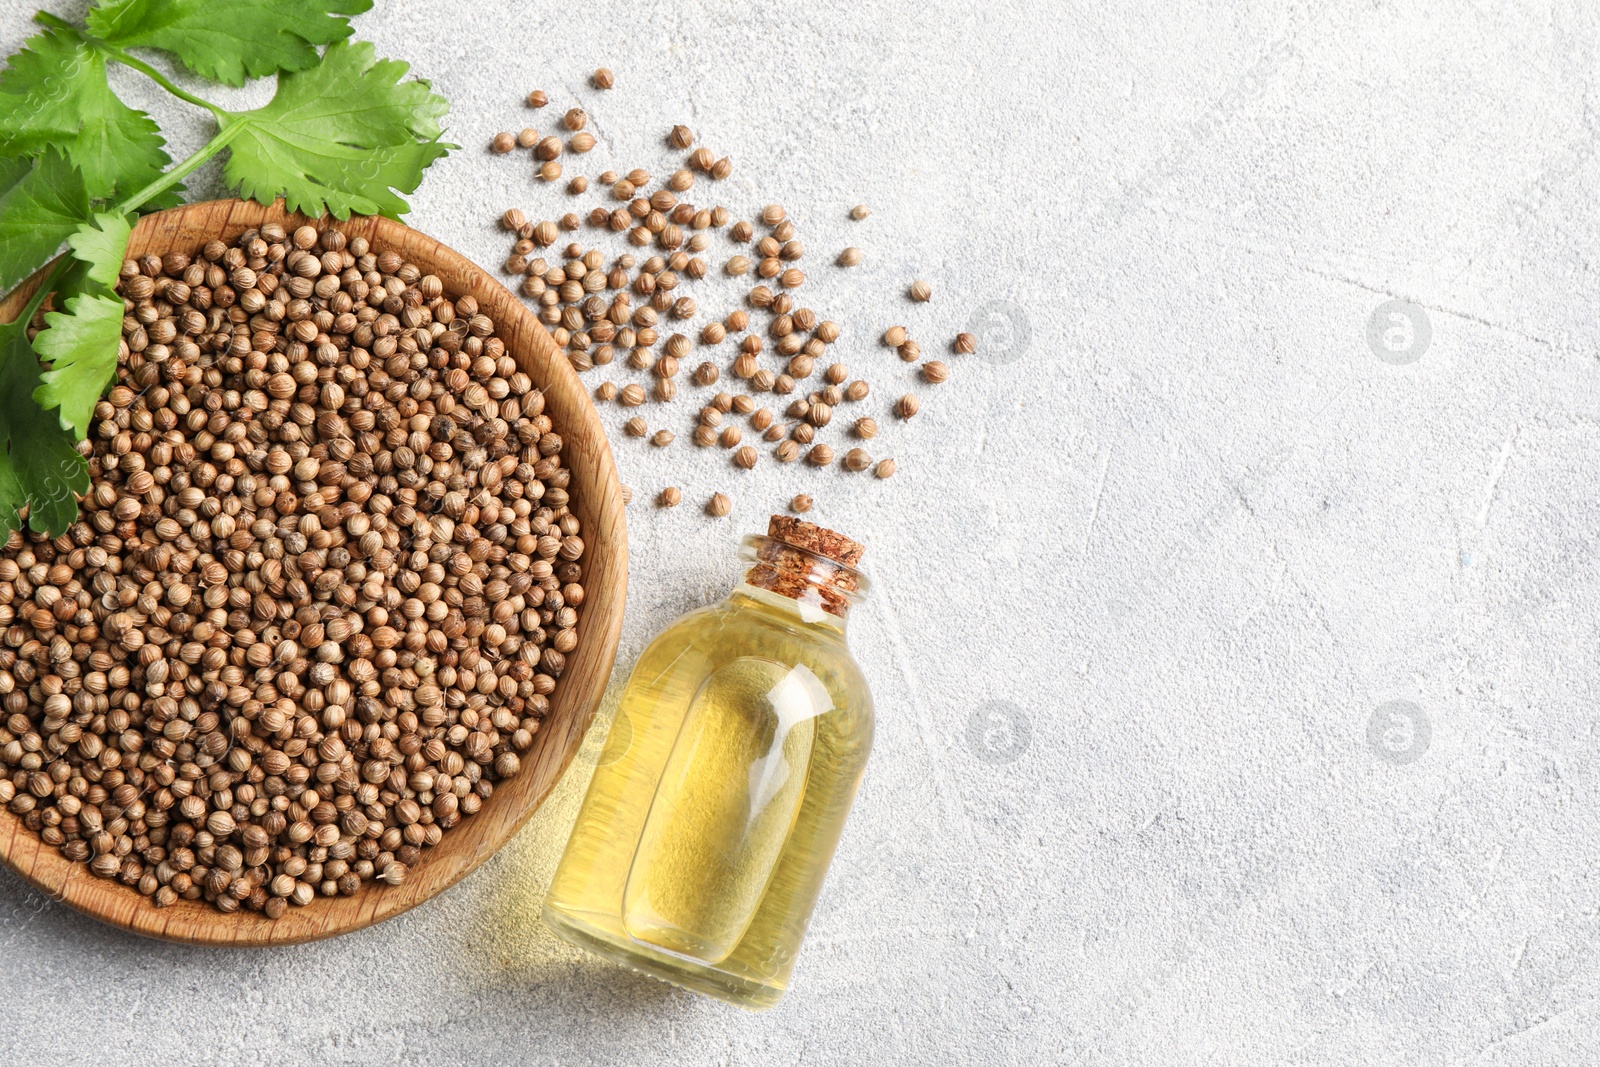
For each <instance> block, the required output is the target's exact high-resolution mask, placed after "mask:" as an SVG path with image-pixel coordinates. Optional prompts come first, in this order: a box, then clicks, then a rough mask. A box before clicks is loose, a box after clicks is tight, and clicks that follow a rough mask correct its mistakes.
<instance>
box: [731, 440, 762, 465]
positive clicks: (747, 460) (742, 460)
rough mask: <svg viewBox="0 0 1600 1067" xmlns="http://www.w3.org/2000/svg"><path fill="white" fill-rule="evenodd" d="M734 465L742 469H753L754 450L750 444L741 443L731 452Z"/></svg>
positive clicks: (754, 461) (754, 463)
mask: <svg viewBox="0 0 1600 1067" xmlns="http://www.w3.org/2000/svg"><path fill="white" fill-rule="evenodd" d="M733 463H734V466H736V467H739V468H741V469H743V470H754V469H755V465H756V450H755V449H754V448H753V447H751V446H750V445H742V446H740V448H739V450H738V451H737V452H735V453H734V454H733Z"/></svg>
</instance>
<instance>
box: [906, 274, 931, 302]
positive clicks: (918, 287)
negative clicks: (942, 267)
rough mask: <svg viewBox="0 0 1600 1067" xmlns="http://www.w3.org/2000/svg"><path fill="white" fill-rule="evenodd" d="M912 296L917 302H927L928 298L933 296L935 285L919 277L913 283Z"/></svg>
mask: <svg viewBox="0 0 1600 1067" xmlns="http://www.w3.org/2000/svg"><path fill="white" fill-rule="evenodd" d="M910 296H911V299H913V300H915V301H916V302H917V303H919V304H926V303H927V302H928V298H929V297H931V296H933V287H932V286H930V285H929V284H928V283H927V282H925V281H923V280H922V279H920V278H919V279H917V280H916V281H914V282H912V283H911V289H910Z"/></svg>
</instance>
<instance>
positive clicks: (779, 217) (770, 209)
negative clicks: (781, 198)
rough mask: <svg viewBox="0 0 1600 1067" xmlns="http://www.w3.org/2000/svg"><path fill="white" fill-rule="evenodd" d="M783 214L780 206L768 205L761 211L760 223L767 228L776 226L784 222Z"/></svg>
mask: <svg viewBox="0 0 1600 1067" xmlns="http://www.w3.org/2000/svg"><path fill="white" fill-rule="evenodd" d="M785 214H786V212H785V211H784V210H783V205H782V204H768V205H767V206H766V207H764V208H762V209H761V221H762V222H764V223H766V224H767V225H768V226H776V225H778V223H780V222H782V221H783V220H784V216H785Z"/></svg>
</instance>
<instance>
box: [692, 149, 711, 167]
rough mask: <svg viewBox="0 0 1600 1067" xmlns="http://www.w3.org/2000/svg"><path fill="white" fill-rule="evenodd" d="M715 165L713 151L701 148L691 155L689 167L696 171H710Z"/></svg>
mask: <svg viewBox="0 0 1600 1067" xmlns="http://www.w3.org/2000/svg"><path fill="white" fill-rule="evenodd" d="M714 165H715V162H714V159H713V157H712V155H711V149H709V148H705V147H700V148H696V149H695V150H694V151H693V152H691V153H689V166H691V167H693V168H694V169H695V170H702V171H710V170H711V168H712V167H713V166H714Z"/></svg>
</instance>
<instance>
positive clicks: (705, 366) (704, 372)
mask: <svg viewBox="0 0 1600 1067" xmlns="http://www.w3.org/2000/svg"><path fill="white" fill-rule="evenodd" d="M720 374H721V372H720V371H718V370H717V365H716V364H715V363H712V362H710V361H709V360H707V361H706V362H704V363H702V364H700V365H699V366H698V367H696V368H695V369H694V382H695V384H696V385H715V384H716V382H717V378H718V377H719V376H720Z"/></svg>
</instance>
